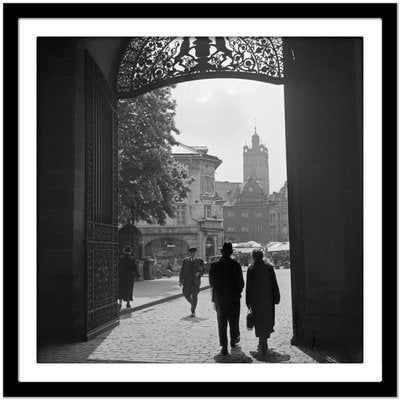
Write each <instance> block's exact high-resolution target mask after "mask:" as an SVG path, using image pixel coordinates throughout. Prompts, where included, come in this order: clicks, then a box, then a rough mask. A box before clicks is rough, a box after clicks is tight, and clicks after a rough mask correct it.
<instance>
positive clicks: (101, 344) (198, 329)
mask: <svg viewBox="0 0 400 400" xmlns="http://www.w3.org/2000/svg"><path fill="white" fill-rule="evenodd" d="M276 275H277V278H278V282H279V286H280V290H281V298H282V299H281V303H280V304H279V305H278V306H277V307H276V325H275V332H274V333H273V334H272V335H271V338H270V340H269V348H270V349H269V354H268V357H267V358H266V359H265V358H264V359H262V358H259V357H258V356H257V355H256V348H257V344H258V339H257V338H256V337H255V334H254V330H253V331H248V330H247V329H246V325H245V321H246V318H245V316H246V313H247V308H246V306H245V302H244V292H243V297H242V302H241V304H242V309H241V316H240V331H241V341H240V344H239V345H238V346H237V348H235V349H233V350H231V349H230V354H229V355H228V356H225V357H223V356H221V355H219V351H220V346H219V342H218V330H217V319H216V312H215V311H214V308H213V303H211V291H210V289H207V290H204V291H202V292H200V293H199V302H198V306H197V310H196V317H195V318H191V317H190V316H189V315H190V306H189V304H188V303H187V302H186V300H185V299H184V298H183V297H181V298H178V299H174V300H170V301H167V302H164V303H162V304H157V305H153V306H150V307H148V308H144V309H142V310H138V311H135V312H133V313H130V314H125V315H121V319H120V325H119V326H117V327H116V328H114V329H112V330H111V331H108V332H105V333H103V334H101V335H99V336H97V337H96V338H94V339H93V340H91V341H89V342H86V343H74V344H70V345H58V346H47V347H45V348H42V349H40V350H39V353H38V361H39V362H53V363H54V362H62V363H82V362H83V363H85V362H86V363H88V362H89V363H91V362H103V363H116V362H132V363H214V362H226V363H232V362H238V363H250V362H274V363H313V362H316V361H315V357H314V358H312V357H311V356H310V355H308V354H305V353H304V352H303V351H301V350H300V349H298V348H297V347H295V346H291V345H290V339H291V337H292V320H291V318H292V315H291V299H290V271H289V270H277V271H276ZM244 277H246V273H244ZM203 279H207V280H208V277H204V278H203ZM308 353H309V352H308ZM309 354H311V353H309Z"/></svg>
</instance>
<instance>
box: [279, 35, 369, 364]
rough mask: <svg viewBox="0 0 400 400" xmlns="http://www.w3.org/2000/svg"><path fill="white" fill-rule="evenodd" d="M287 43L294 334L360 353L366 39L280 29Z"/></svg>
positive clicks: (353, 356) (298, 339)
mask: <svg viewBox="0 0 400 400" xmlns="http://www.w3.org/2000/svg"><path fill="white" fill-rule="evenodd" d="M284 51H285V55H284V56H285V60H286V61H285V79H286V81H285V115H286V122H285V125H286V138H287V141H286V149H287V168H288V169H287V171H288V195H289V196H288V200H289V214H290V215H289V217H290V248H291V280H292V300H293V321H294V333H295V337H294V342H295V343H299V344H302V345H306V346H320V347H332V348H339V347H340V348H341V349H344V350H347V351H348V356H349V360H353V361H358V362H360V361H362V351H363V350H362V349H363V208H362V204H363V179H362V143H363V141H362V135H363V125H362V120H363V119H362V114H363V109H362V105H363V102H362V98H363V93H362V87H363V81H362V79H363V72H362V71H363V69H362V68H363V66H362V60H363V58H362V52H363V42H362V38H339V37H338V38H285V39H284ZM293 55H294V56H295V57H293Z"/></svg>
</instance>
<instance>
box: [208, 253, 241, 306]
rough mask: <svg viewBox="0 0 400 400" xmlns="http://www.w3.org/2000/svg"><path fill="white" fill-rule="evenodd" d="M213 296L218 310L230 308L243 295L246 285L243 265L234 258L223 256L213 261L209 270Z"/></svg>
mask: <svg viewBox="0 0 400 400" xmlns="http://www.w3.org/2000/svg"><path fill="white" fill-rule="evenodd" d="M209 280H210V285H211V286H212V298H211V300H212V301H213V302H214V303H215V306H216V308H217V310H228V309H229V308H230V306H231V305H232V304H236V303H237V300H240V298H241V297H242V295H241V293H242V290H243V287H244V280H243V273H242V267H241V265H240V264H239V263H238V262H237V261H236V260H233V259H232V258H226V257H221V258H220V259H219V260H218V261H216V262H213V263H212V264H211V267H210V272H209Z"/></svg>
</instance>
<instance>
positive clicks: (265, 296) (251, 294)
mask: <svg viewBox="0 0 400 400" xmlns="http://www.w3.org/2000/svg"><path fill="white" fill-rule="evenodd" d="M252 256H253V260H254V262H253V264H252V265H250V267H249V268H248V270H247V282H246V305H247V307H248V308H249V310H251V311H252V313H253V321H254V328H255V329H254V330H255V334H256V337H258V339H259V343H258V351H259V353H260V354H261V355H266V354H267V352H268V339H269V337H270V335H271V333H272V332H274V325H275V304H279V302H280V292H279V287H278V282H277V280H276V275H275V271H274V267H273V266H272V265H271V264H268V263H266V262H264V260H263V252H262V251H261V250H258V249H257V250H253V253H252Z"/></svg>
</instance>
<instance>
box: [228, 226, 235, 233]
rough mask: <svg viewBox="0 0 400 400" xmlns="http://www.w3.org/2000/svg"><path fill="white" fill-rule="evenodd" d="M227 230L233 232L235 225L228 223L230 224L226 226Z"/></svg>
mask: <svg viewBox="0 0 400 400" xmlns="http://www.w3.org/2000/svg"><path fill="white" fill-rule="evenodd" d="M227 231H228V232H235V227H234V226H232V225H230V226H228V227H227Z"/></svg>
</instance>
